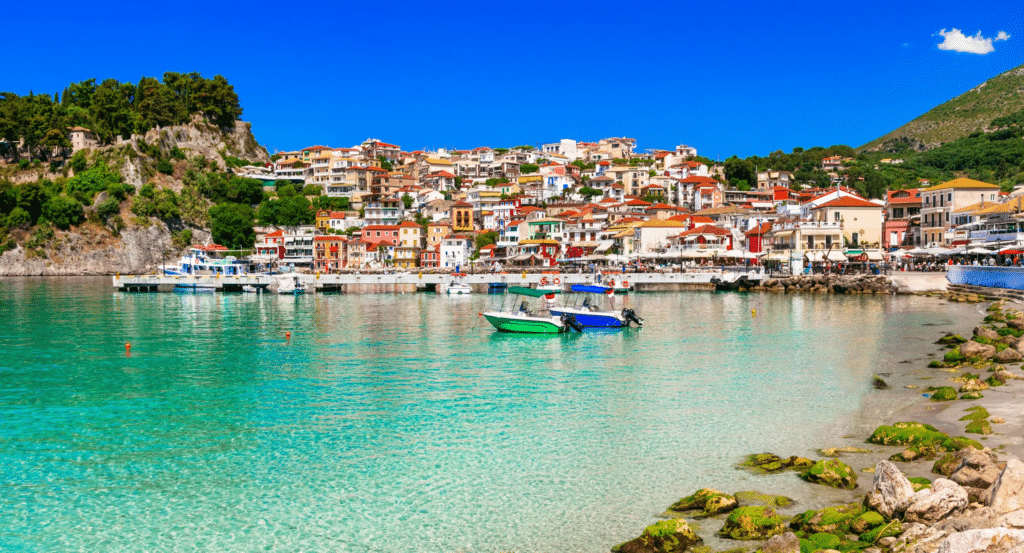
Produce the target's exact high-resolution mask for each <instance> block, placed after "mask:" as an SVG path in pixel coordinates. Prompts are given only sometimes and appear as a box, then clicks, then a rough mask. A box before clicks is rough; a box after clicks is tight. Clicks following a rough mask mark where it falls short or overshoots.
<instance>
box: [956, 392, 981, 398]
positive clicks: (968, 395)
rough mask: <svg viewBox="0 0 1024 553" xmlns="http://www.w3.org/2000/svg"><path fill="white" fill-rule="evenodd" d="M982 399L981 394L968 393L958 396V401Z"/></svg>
mask: <svg viewBox="0 0 1024 553" xmlns="http://www.w3.org/2000/svg"><path fill="white" fill-rule="evenodd" d="M983 397H985V396H984V395H982V393H981V392H968V393H966V394H964V395H962V396H960V399H981V398H983Z"/></svg>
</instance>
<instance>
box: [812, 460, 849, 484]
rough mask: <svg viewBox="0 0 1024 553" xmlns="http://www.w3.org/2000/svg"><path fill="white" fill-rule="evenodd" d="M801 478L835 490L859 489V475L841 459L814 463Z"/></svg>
mask: <svg viewBox="0 0 1024 553" xmlns="http://www.w3.org/2000/svg"><path fill="white" fill-rule="evenodd" d="M800 478H802V479H804V480H805V481H807V482H811V483H814V484H824V485H826V486H832V487H833V488H842V489H844V490H852V489H854V488H856V487H857V473H856V472H854V470H853V469H852V468H850V465H847V464H846V463H844V462H842V461H840V460H839V459H824V460H822V461H818V462H817V463H814V465H813V466H812V467H811V468H809V469H808V470H807V471H806V472H802V473H800Z"/></svg>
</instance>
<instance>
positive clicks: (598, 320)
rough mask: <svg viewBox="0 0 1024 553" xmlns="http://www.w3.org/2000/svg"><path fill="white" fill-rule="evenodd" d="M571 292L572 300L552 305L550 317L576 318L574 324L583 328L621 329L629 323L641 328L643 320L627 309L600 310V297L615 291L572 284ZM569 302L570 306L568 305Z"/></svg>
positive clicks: (605, 287) (604, 287)
mask: <svg viewBox="0 0 1024 553" xmlns="http://www.w3.org/2000/svg"><path fill="white" fill-rule="evenodd" d="M571 291H572V292H573V293H574V296H573V297H572V298H566V301H565V305H554V306H551V307H550V311H551V314H552V315H556V316H560V315H562V314H563V313H565V314H569V315H573V316H575V317H576V322H578V323H579V324H581V325H583V326H584V327H591V328H621V327H628V326H629V325H630V323H636V325H637V326H642V325H643V322H644V320H643V319H641V318H640V317H638V316H637V315H636V313H635V312H634V311H633V310H632V309H629V308H626V309H623V310H622V311H612V310H602V309H601V303H602V302H603V301H604V300H603V299H602V297H611V296H612V295H613V294H614V293H615V291H614V289H612V288H609V287H607V286H592V285H587V284H573V285H572V287H571ZM570 302H571V303H572V305H570Z"/></svg>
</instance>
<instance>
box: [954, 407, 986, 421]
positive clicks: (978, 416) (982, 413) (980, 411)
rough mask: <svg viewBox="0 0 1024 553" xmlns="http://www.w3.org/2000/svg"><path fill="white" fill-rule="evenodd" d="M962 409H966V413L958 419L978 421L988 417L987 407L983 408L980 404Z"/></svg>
mask: <svg viewBox="0 0 1024 553" xmlns="http://www.w3.org/2000/svg"><path fill="white" fill-rule="evenodd" d="M964 411H968V413H967V414H966V415H964V416H962V417H960V420H962V421H980V420H985V419H987V418H988V417H989V414H988V409H985V408H984V407H982V406H980V405H978V406H975V407H968V408H967V409H964Z"/></svg>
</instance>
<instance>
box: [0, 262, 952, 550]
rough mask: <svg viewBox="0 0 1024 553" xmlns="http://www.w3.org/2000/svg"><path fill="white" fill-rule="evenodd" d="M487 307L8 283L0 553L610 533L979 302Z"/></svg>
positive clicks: (793, 445) (849, 388) (839, 405)
mask: <svg viewBox="0 0 1024 553" xmlns="http://www.w3.org/2000/svg"><path fill="white" fill-rule="evenodd" d="M488 301H489V299H488V297H487V296H484V295H480V296H473V297H458V298H450V297H445V296H436V295H433V294H409V295H397V296H396V295H362V296H357V295H352V296H345V295H316V296H313V295H311V296H306V297H299V298H295V297H277V296H270V295H268V296H255V295H241V294H238V295H225V294H215V295H178V294H137V295H130V294H123V293H118V292H115V291H113V289H112V288H111V287H110V281H109V279H107V278H98V279H85V278H82V279H7V280H0V321H2V322H3V325H4V331H3V333H2V334H0V350H2V352H3V355H2V356H0V417H2V421H3V424H2V426H0V482H2V489H3V493H0V544H2V546H0V549H3V550H12V551H21V550H23V551H171V550H207V551H256V550H267V551H327V550H330V551H416V552H449V551H466V552H470V551H472V552H498V551H524V552H525V551H530V552H575V551H579V552H589V551H607V550H608V548H610V547H611V546H612V545H615V544H617V543H620V542H622V541H624V540H626V539H629V538H631V537H633V536H635V535H637V534H638V533H639V532H640V531H642V529H643V528H644V526H646V525H647V524H650V523H652V522H653V521H654V520H655V519H654V517H655V515H656V514H657V513H659V512H661V511H662V510H664V508H665V507H666V506H667V505H669V504H670V503H671V502H673V501H675V500H676V499H678V498H679V497H681V496H682V495H686V494H688V493H691V492H692V491H693V490H694V489H696V488H698V487H702V486H705V485H714V486H716V487H720V488H725V489H731V490H738V489H751V488H763V487H765V486H764V484H763V480H757V477H754V476H751V475H749V474H747V473H744V472H741V471H737V470H734V469H733V468H731V467H732V465H733V464H734V463H735V462H736V461H737V460H738V459H739V458H740V457H741V456H742V455H744V454H746V453H751V452H755V451H762V450H772V451H777V452H779V453H784V454H794V453H796V454H807V453H809V452H810V451H811V449H812V448H815V447H820V446H822V445H823V442H828V440H829V439H830V437H834V436H838V435H840V434H842V433H843V432H844V431H846V429H847V428H848V426H849V424H848V423H847V422H846V421H847V419H848V418H849V417H850V416H851V415H853V414H856V413H858V412H861V413H863V408H864V406H865V405H868V406H869V408H870V409H876V410H878V411H879V412H880V413H881V412H882V411H884V410H885V409H886V408H888V407H879V406H877V405H875V404H879V405H881V404H886V405H889V404H891V402H890V401H888V400H885V399H884V396H881V397H882V401H880V400H879V396H873V395H872V394H876V392H872V391H871V390H870V387H869V382H870V377H871V374H872V373H874V372H882V371H891V370H898V369H899V367H900V366H903V367H906V366H908V365H899V364H898V362H899V361H900V360H902V359H905V358H906V357H907V356H910V355H913V354H914V352H915V351H916V352H921V351H925V350H926V349H927V348H932V349H934V347H933V346H931V345H930V344H931V342H932V341H934V339H935V337H936V335H937V332H938V330H937V329H936V328H935V325H938V326H939V327H948V326H951V325H952V326H955V325H956V324H958V321H959V318H960V317H961V316H962V314H963V309H964V308H963V307H957V306H948V305H940V304H938V303H936V302H934V300H928V299H924V298H915V297H826V296H817V297H793V296H779V295H736V294H717V295H716V294H708V293H681V294H646V295H642V294H638V295H634V296H630V297H628V298H619V299H618V300H617V301H618V302H619V307H622V306H629V307H632V308H634V309H636V311H637V312H638V313H639V314H640V315H641V316H642V317H644V318H645V320H646V325H645V327H644V328H643V329H640V330H629V331H612V332H608V331H597V332H587V333H585V334H583V335H565V336H522V335H506V334H498V333H495V332H493V330H492V329H491V327H490V326H489V325H487V323H486V321H483V320H481V319H480V318H479V317H478V315H477V313H478V312H479V311H480V310H481V309H482V308H484V307H486V306H487V304H488ZM752 309H757V315H756V317H755V316H752V314H751V310H752ZM286 331H290V332H291V339H290V340H285V337H284V335H285V332H286ZM126 341H130V342H131V343H132V344H133V347H132V351H131V356H130V357H126V356H125V351H124V343H125V342H126ZM893 397H896V396H893ZM873 402H874V403H873ZM871 406H874V407H871ZM870 417H871V416H870V414H869V415H868V418H869V419H870ZM791 481H792V479H787V480H781V479H777V480H776V481H774V482H773V486H774V488H773V489H774V490H778V491H785V486H796V485H797V484H792V483H790V482H791ZM779 486H782V489H781V490H780V488H779Z"/></svg>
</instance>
